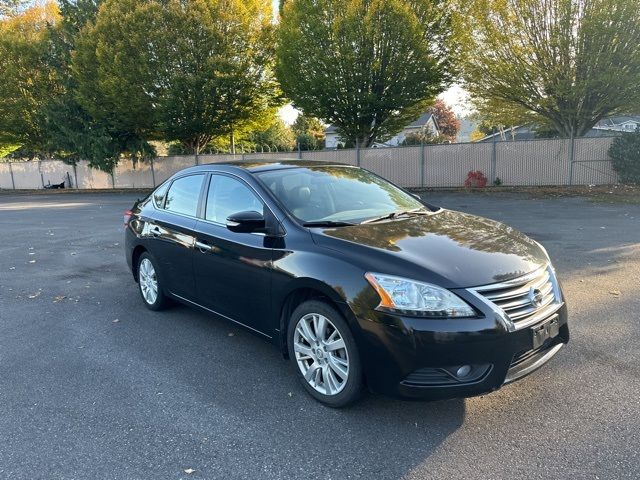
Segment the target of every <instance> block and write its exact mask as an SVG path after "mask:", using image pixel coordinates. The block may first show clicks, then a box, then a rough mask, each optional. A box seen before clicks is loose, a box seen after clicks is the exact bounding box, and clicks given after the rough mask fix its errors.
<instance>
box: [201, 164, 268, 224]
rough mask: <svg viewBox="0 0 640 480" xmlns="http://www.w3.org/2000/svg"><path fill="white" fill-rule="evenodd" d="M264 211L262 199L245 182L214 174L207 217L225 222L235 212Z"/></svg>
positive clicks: (209, 193) (208, 200) (208, 197)
mask: <svg viewBox="0 0 640 480" xmlns="http://www.w3.org/2000/svg"><path fill="white" fill-rule="evenodd" d="M246 211H254V212H258V213H264V204H263V203H262V200H261V199H260V198H259V197H258V196H257V195H256V194H255V193H254V192H253V190H251V189H250V188H249V187H248V186H247V185H246V184H245V183H244V182H242V181H240V180H238V179H235V178H233V177H228V176H226V175H212V176H211V183H210V184H209V192H208V194H207V207H206V210H205V219H206V220H209V221H211V222H216V223H221V224H224V223H226V221H227V217H228V216H229V215H232V214H234V213H238V212H246Z"/></svg>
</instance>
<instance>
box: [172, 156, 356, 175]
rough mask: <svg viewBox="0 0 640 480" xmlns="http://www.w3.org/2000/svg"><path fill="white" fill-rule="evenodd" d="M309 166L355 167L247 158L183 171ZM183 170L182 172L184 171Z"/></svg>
mask: <svg viewBox="0 0 640 480" xmlns="http://www.w3.org/2000/svg"><path fill="white" fill-rule="evenodd" d="M309 167H350V168H355V167H353V166H352V165H346V164H344V163H336V162H323V161H316V160H296V159H292V160H282V159H281V160H277V161H272V162H269V161H265V160H258V159H255V160H252V159H251V158H247V159H246V160H237V161H232V162H220V163H206V164H202V165H197V166H194V167H189V168H187V169H185V170H182V172H195V171H213V170H218V171H232V170H235V169H242V170H246V171H248V172H251V173H258V172H267V171H271V170H283V169H292V168H309ZM182 172H181V173H182Z"/></svg>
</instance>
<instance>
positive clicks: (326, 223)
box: [302, 220, 358, 227]
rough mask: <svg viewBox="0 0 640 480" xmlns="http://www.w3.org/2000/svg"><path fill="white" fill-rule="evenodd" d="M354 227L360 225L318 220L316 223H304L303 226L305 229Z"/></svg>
mask: <svg viewBox="0 0 640 480" xmlns="http://www.w3.org/2000/svg"><path fill="white" fill-rule="evenodd" d="M353 225H358V224H357V223H351V222H338V221H335V220H317V221H314V222H304V223H303V224H302V226H304V227H350V226H353Z"/></svg>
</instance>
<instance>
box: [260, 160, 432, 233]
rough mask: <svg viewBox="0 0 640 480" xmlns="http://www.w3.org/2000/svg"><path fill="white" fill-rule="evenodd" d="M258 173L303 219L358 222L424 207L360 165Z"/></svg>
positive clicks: (297, 215) (290, 209)
mask: <svg viewBox="0 0 640 480" xmlns="http://www.w3.org/2000/svg"><path fill="white" fill-rule="evenodd" d="M257 176H258V177H259V178H260V180H262V182H264V183H265V184H266V186H267V187H268V188H269V189H270V190H271V191H272V192H273V193H274V195H275V196H276V198H278V199H279V200H280V201H281V202H282V203H283V204H284V206H285V207H286V208H287V209H288V210H289V212H291V213H292V214H293V215H294V216H295V217H296V218H298V219H299V220H301V221H302V222H303V223H311V222H327V223H328V222H344V223H360V222H362V221H364V220H367V219H372V218H377V217H380V216H384V215H388V214H391V213H393V212H400V211H407V210H415V209H421V208H425V207H424V205H423V204H422V203H420V202H419V201H418V200H417V199H416V198H415V197H413V196H412V195H410V194H408V193H406V192H403V191H402V190H400V189H399V188H397V187H395V186H393V185H392V184H390V183H389V182H387V181H386V180H383V179H382V178H380V177H378V176H376V175H374V174H372V173H370V172H367V171H366V170H362V169H360V168H353V167H341V166H335V167H334V166H332V167H320V166H318V167H310V168H289V169H282V170H273V171H266V172H261V173H258V174H257Z"/></svg>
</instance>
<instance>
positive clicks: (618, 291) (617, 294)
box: [609, 290, 620, 297]
mask: <svg viewBox="0 0 640 480" xmlns="http://www.w3.org/2000/svg"><path fill="white" fill-rule="evenodd" d="M609 294H610V295H613V296H614V297H619V296H620V290H610V291H609Z"/></svg>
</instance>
